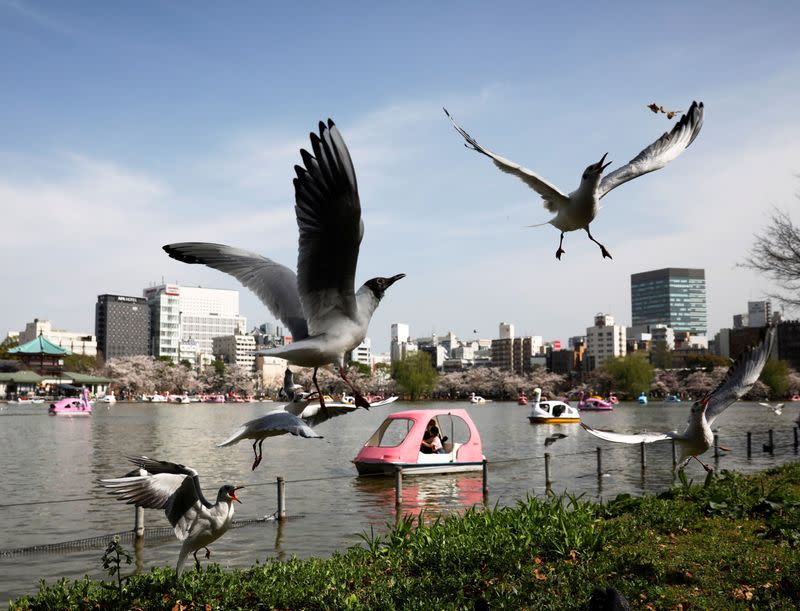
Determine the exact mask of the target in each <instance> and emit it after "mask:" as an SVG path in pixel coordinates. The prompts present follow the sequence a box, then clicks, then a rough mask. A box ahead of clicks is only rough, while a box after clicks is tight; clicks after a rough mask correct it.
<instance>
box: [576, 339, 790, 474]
mask: <svg viewBox="0 0 800 611" xmlns="http://www.w3.org/2000/svg"><path fill="white" fill-rule="evenodd" d="M774 342H775V328H774V327H771V328H769V329H767V336H766V337H765V338H764V341H763V342H761V344H760V345H759V346H757V347H755V348H750V349H748V350H746V351H745V352H744V353H743V354H742V355H741V356H740V357H739V358H738V359H737V360H736V362H735V363H734V364H733V365H731V367H730V369H728V372H727V373H726V374H725V377H724V378H723V380H722V382H720V383H719V385H718V386H717V387H716V388H715V389H714V390H713V391H712V392H710V393H709V394H707V395H706V396H705V397H703V398H702V399H700V400H699V401H695V402H694V404H693V405H692V408H691V411H690V414H689V423H688V425H687V427H686V429H685V430H684V431H683V433H677V432H676V431H672V432H669V433H639V434H630V435H629V434H624V433H614V432H612V431H600V430H597V429H593V428H591V427H589V426H587V425H586V424H584V423H583V422H581V426H582V427H583V428H584V429H586V430H587V431H588V432H589V433H591V434H592V435H594V436H595V437H599V438H600V439H605V440H606V441H614V442H617V443H637V444H638V443H652V442H654V441H664V440H667V439H674V440H675V445H676V446H677V447H678V450H679V452H680V456H679V458H678V463H677V465H676V469H681V468H683V467H685V466H686V464H687V463H688V462H689V461H690V460H691V459H692V458H694V459H695V460H696V461H697V462H699V463H700V464H701V465H703V468H704V469H705V470H706V471H710V470H711V468H710V467H709V466H708V465H707V464H705V463H704V462H703V461H701V460H700V459H699V458H697V457H698V456H699V455H700V454H703V453H704V452H705V451H706V450H708V448H710V447H711V445H712V444H713V443H714V433H713V432H712V431H711V424H712V423H713V422H714V420H715V419H716V418H717V416H719V415H720V414H721V413H722V412H723V411H725V409H726V408H727V407H728V406H730V405H733V404H734V403H735V402H736V401H738V400H739V399H741V398H742V397H743V396H744V395H746V394H747V392H748V391H749V390H750V389H751V388H752V387H753V384H755V383H756V381H757V380H758V376H760V375H761V370H762V369H763V368H764V365H765V364H766V362H767V359H768V358H769V354H770V352H771V351H772V345H773V343H774ZM722 449H726V448H722Z"/></svg>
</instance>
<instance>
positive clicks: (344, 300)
mask: <svg viewBox="0 0 800 611" xmlns="http://www.w3.org/2000/svg"><path fill="white" fill-rule="evenodd" d="M311 149H312V151H313V155H312V154H311V153H309V152H308V151H306V150H304V149H301V150H300V156H301V157H302V159H303V166H299V165H296V166H295V172H296V173H297V178H295V179H294V191H295V204H296V205H295V214H296V217H297V226H298V228H299V230H300V236H299V243H298V258H297V275H296V276H295V273H294V272H293V271H292V270H290V269H289V268H288V267H286V266H284V265H281V264H279V263H276V262H274V261H272V260H270V259H267V258H266V257H262V256H261V255H257V254H255V253H252V252H248V251H246V250H240V249H238V248H232V247H230V246H224V245H222V244H208V243H201V242H184V243H179V244H168V245H166V246H164V250H165V251H166V252H167V254H169V256H170V257H172V258H174V259H177V260H179V261H183V262H184V263H202V264H204V265H208V266H209V267H213V268H215V269H218V270H220V271H223V272H226V273H228V274H231V275H233V276H234V277H236V278H237V279H238V280H239V281H240V282H241V283H242V284H244V286H246V287H247V288H249V289H251V290H252V291H254V292H255V293H256V294H257V295H258V296H259V297H260V298H261V300H262V301H263V302H264V304H265V305H266V306H267V308H269V311H270V312H272V314H273V315H274V316H276V317H277V318H278V319H280V320H281V321H282V322H283V323H284V324H285V325H286V326H287V327H288V328H289V331H290V332H291V334H292V343H290V344H287V345H285V346H280V347H278V348H273V349H269V350H265V351H262V352H260V353H259V354H264V355H269V356H279V357H282V358H285V359H286V360H288V361H289V362H290V363H292V364H294V365H299V366H301V367H313V368H314V375H313V380H314V385H315V387H316V390H317V392H318V393H319V402H320V405H321V406H322V407H323V408H324V406H325V403H324V400H323V395H322V393H321V392H320V389H319V384H318V383H317V369H318V368H319V367H322V366H324V365H328V364H331V363H333V364H334V365H337V366H338V369H339V373H340V375H341V376H342V379H343V380H344V381H345V382H346V383H347V384H348V385H349V386H350V388H351V389H352V391H353V394H354V396H355V399H356V403H357V404H358V405H359V406H360V407H369V403H367V401H366V399H364V397H363V396H362V395H361V393H360V392H358V390H357V389H356V388H355V387H353V385H352V384H351V383H350V381H349V380H348V379H347V376H346V374H345V368H344V357H345V354H346V353H348V352H350V351H351V350H353V349H354V348H355V347H356V346H358V345H359V344H360V343H361V342H362V341H363V340H364V338H365V337H366V334H367V328H368V327H369V322H370V320H371V319H372V314H373V313H374V312H375V309H376V308H377V307H378V304H379V303H380V301H381V299H382V298H383V295H384V293H385V291H386V289H388V288H389V287H390V286H391V285H392V284H394V283H395V282H397V281H398V280H400V278H403V277H405V274H397V275H395V276H391V277H388V278H383V277H378V278H372V279H371V280H367V281H366V282H365V283H364V284H363V285H362V286H361V288H359V289H358V290H357V291H356V290H355V288H354V280H355V273H356V264H357V263H358V251H359V246H360V245H361V238H362V236H363V233H364V224H363V222H362V221H361V202H360V200H359V196H358V185H357V183H356V173H355V169H354V168H353V162H352V160H351V159H350V153H349V152H348V150H347V146H346V145H345V143H344V140H343V139H342V135H341V134H340V133H339V130H338V129H337V128H336V126H335V125H334V123H333V121H331V120H330V119H328V124H327V125H326V124H325V123H322V122H320V124H319V135H317V134H315V133H312V134H311Z"/></svg>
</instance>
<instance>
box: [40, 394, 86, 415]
mask: <svg viewBox="0 0 800 611" xmlns="http://www.w3.org/2000/svg"><path fill="white" fill-rule="evenodd" d="M47 413H48V414H50V415H51V416H91V415H92V404H91V402H90V401H89V391H88V389H86V388H84V389H83V392H82V393H81V396H80V397H67V398H65V399H61V400H59V401H55V402H54V403H51V404H50V407H49V408H47Z"/></svg>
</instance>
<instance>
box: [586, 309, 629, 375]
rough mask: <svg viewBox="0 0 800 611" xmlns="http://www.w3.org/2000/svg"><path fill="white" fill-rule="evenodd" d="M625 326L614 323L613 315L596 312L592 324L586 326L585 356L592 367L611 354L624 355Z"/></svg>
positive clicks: (598, 365)
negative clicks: (591, 325)
mask: <svg viewBox="0 0 800 611" xmlns="http://www.w3.org/2000/svg"><path fill="white" fill-rule="evenodd" d="M625 341H626V334H625V327H624V326H622V325H616V324H614V317H613V316H609V315H606V314H602V313H600V314H597V315H596V316H595V317H594V326H593V327H587V328H586V357H587V359H586V360H587V361H588V362H589V363H593V365H590V366H592V367H593V368H595V369H596V368H597V367H600V366H601V365H602V364H603V361H605V360H606V359H607V358H609V357H611V356H625V353H626V348H625Z"/></svg>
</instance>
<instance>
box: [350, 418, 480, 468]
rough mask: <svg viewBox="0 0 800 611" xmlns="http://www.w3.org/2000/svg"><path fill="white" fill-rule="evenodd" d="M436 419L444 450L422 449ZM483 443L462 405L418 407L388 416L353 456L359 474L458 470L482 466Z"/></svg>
mask: <svg viewBox="0 0 800 611" xmlns="http://www.w3.org/2000/svg"><path fill="white" fill-rule="evenodd" d="M431 421H432V422H433V424H435V425H436V427H437V428H438V429H439V435H438V438H439V440H440V443H441V446H442V450H441V453H436V454H428V453H424V452H423V451H422V439H423V437H424V436H425V432H426V430H427V429H428V424H429V423H431ZM484 460H485V457H484V455H483V446H482V445H481V436H480V434H479V433H478V429H477V428H476V427H475V423H474V422H472V419H471V418H470V417H469V414H468V413H467V412H466V410H463V409H418V410H408V411H404V412H396V413H394V414H390V415H389V416H387V417H386V420H384V421H383V423H382V424H381V425H380V426H379V427H378V430H377V431H375V432H374V433H373V434H372V435H371V436H370V438H369V439H367V441H366V443H365V444H364V446H363V447H362V448H361V450H360V451H359V453H358V454H357V455H356V457H355V458H354V459H353V463H354V464H355V466H356V469H358V474H359V475H392V474H394V472H395V468H396V467H402V469H403V475H419V474H423V473H457V472H462V471H480V470H481V469H482V468H483V461H484Z"/></svg>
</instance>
